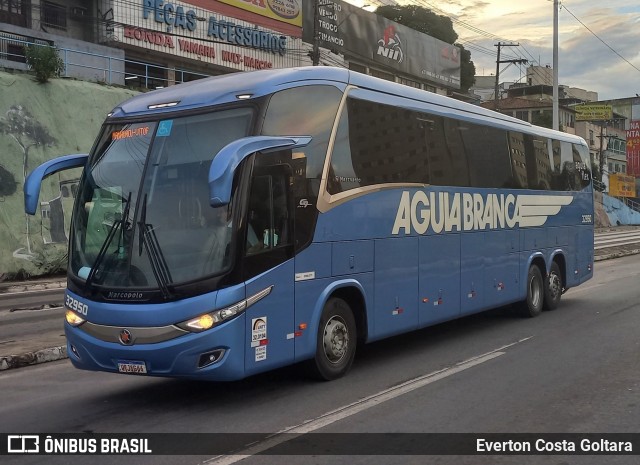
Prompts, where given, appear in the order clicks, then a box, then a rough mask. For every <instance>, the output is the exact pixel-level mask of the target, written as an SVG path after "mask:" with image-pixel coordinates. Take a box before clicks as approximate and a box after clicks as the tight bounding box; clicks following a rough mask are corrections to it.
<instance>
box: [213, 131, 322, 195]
mask: <svg viewBox="0 0 640 465" xmlns="http://www.w3.org/2000/svg"><path fill="white" fill-rule="evenodd" d="M309 142H311V136H282V137H280V136H252V137H244V138H242V139H238V140H235V141H233V142H231V143H230V144H228V145H226V146H225V147H223V148H222V150H220V151H219V152H218V154H217V155H216V156H215V158H214V159H213V161H212V162H211V168H209V200H210V203H211V206H212V207H221V206H223V205H228V204H229V202H230V201H231V184H232V183H233V175H234V174H235V171H236V168H238V165H240V163H241V162H242V160H244V159H245V158H247V157H248V156H249V155H251V154H252V153H255V152H274V151H277V150H286V149H294V148H298V147H304V146H306V145H308V144H309Z"/></svg>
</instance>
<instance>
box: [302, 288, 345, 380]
mask: <svg viewBox="0 0 640 465" xmlns="http://www.w3.org/2000/svg"><path fill="white" fill-rule="evenodd" d="M356 343H357V334H356V322H355V319H354V318H353V312H352V311H351V308H349V305H348V304H347V303H346V302H345V301H344V300H342V299H339V298H337V297H332V298H331V299H329V300H328V301H327V303H326V304H325V306H324V309H323V310H322V316H321V317H320V325H319V326H318V337H317V344H316V355H315V358H313V359H312V360H310V361H309V368H310V371H311V374H312V375H313V376H314V377H315V378H318V379H321V380H325V381H331V380H333V379H337V378H340V377H342V376H344V375H345V374H346V373H347V371H349V368H351V364H352V363H353V359H354V357H355V354H356Z"/></svg>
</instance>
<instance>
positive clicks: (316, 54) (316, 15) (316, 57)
mask: <svg viewBox="0 0 640 465" xmlns="http://www.w3.org/2000/svg"><path fill="white" fill-rule="evenodd" d="M319 21H320V12H319V11H318V0H313V50H312V51H311V62H312V63H313V66H318V65H319V64H320V26H319Z"/></svg>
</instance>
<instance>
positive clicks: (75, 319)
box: [64, 310, 86, 327]
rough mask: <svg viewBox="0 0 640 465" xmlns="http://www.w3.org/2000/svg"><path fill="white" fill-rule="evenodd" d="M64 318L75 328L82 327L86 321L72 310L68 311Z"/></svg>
mask: <svg viewBox="0 0 640 465" xmlns="http://www.w3.org/2000/svg"><path fill="white" fill-rule="evenodd" d="M64 318H65V320H67V323H69V324H70V325H71V326H73V327H76V326H80V325H81V324H82V323H84V322H85V321H86V320H85V319H84V318H82V317H80V315H78V314H77V313H76V312H74V311H72V310H67V311H66V313H65V314H64Z"/></svg>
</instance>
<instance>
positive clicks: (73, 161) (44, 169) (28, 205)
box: [23, 153, 89, 215]
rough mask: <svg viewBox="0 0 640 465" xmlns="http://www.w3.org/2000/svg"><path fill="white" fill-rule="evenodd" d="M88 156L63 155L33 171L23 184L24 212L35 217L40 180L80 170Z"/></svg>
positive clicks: (82, 154)
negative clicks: (74, 169) (65, 171)
mask: <svg viewBox="0 0 640 465" xmlns="http://www.w3.org/2000/svg"><path fill="white" fill-rule="evenodd" d="M88 158H89V155H88V154H86V153H76V154H73V155H64V156H62V157H58V158H54V159H53V160H49V161H46V162H44V163H43V164H42V165H40V166H38V167H37V168H36V169H34V170H33V171H32V172H31V173H29V176H27V179H26V180H25V182H24V189H23V191H24V211H25V213H27V214H29V215H35V213H36V209H37V208H38V197H39V196H40V186H41V185H42V180H43V179H44V178H46V177H47V176H51V175H52V174H54V173H57V172H58V171H64V170H69V169H71V168H81V167H83V166H85V165H86V163H87V159H88Z"/></svg>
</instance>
